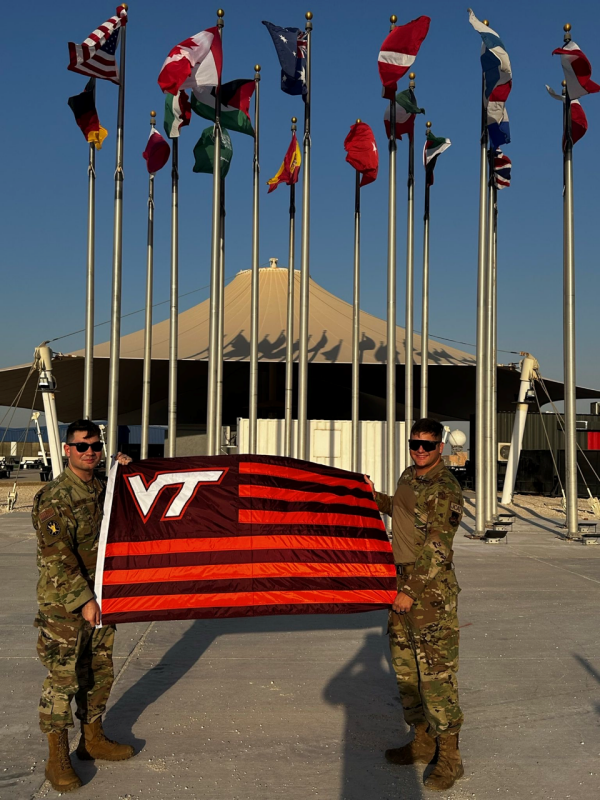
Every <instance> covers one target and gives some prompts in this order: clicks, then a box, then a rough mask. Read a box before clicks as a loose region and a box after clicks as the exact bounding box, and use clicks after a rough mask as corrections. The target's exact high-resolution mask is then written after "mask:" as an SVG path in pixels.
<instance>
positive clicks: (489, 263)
mask: <svg viewBox="0 0 600 800" xmlns="http://www.w3.org/2000/svg"><path fill="white" fill-rule="evenodd" d="M493 154H494V151H493V149H492V147H491V146H490V148H489V149H488V187H487V225H486V238H487V253H486V281H485V310H484V315H485V394H484V397H485V401H484V402H485V409H484V413H485V431H484V451H485V454H484V464H485V467H484V476H485V481H486V487H485V493H484V516H485V520H484V521H485V524H486V525H491V524H492V522H493V518H494V495H497V488H496V487H495V486H494V458H495V456H497V454H495V453H493V441H492V427H493V424H494V420H493V414H494V409H493V397H492V392H493V383H494V381H493V372H494V371H495V368H496V365H495V364H494V361H493V350H494V346H493V339H494V287H493V270H494V216H495V207H494V155H493Z"/></svg>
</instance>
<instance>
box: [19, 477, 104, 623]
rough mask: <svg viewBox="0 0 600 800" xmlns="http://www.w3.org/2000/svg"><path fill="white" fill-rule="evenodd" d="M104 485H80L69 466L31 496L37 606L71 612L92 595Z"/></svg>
mask: <svg viewBox="0 0 600 800" xmlns="http://www.w3.org/2000/svg"><path fill="white" fill-rule="evenodd" d="M103 500H104V484H103V483H102V481H100V480H99V479H98V478H96V477H94V478H93V479H92V480H91V481H90V482H89V483H84V482H83V481H82V480H81V479H80V478H78V477H77V475H75V473H73V472H72V471H71V470H70V469H69V468H68V467H67V468H66V469H65V471H64V472H62V473H61V474H60V475H59V476H58V478H57V479H56V480H54V481H52V482H51V483H49V484H48V485H47V486H45V487H44V488H43V489H42V490H41V491H39V492H38V493H37V494H36V496H35V498H34V500H33V511H32V514H31V518H32V520H33V525H34V528H35V529H36V531H37V540H38V547H37V565H38V570H39V573H40V577H39V580H38V585H37V597H38V605H39V606H40V609H42V610H43V608H44V606H48V605H59V606H63V607H64V608H66V610H67V611H68V612H70V613H72V612H74V611H76V610H77V609H79V608H80V607H81V606H82V605H84V604H85V603H87V602H88V600H91V599H92V598H93V597H94V592H93V585H94V570H95V568H96V555H97V551H98V537H99V535H100V522H101V520H102V506H103Z"/></svg>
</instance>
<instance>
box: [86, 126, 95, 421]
mask: <svg viewBox="0 0 600 800" xmlns="http://www.w3.org/2000/svg"><path fill="white" fill-rule="evenodd" d="M89 153H90V158H89V164H88V227H87V277H86V291H85V366H84V370H85V371H84V379H83V417H84V419H92V414H93V380H94V374H93V373H94V253H95V249H96V146H95V145H94V144H93V143H92V142H90V150H89Z"/></svg>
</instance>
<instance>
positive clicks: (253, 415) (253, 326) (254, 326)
mask: <svg viewBox="0 0 600 800" xmlns="http://www.w3.org/2000/svg"><path fill="white" fill-rule="evenodd" d="M259 89H260V64H256V66H255V67H254V161H253V167H252V171H253V182H252V291H251V296H250V403H249V413H248V427H249V443H248V452H249V453H256V443H257V434H258V310H259V297H258V290H259V261H258V256H259V222H258V219H259V200H260V198H259V191H258V188H259V187H258V180H259V173H260V165H259V130H260V129H259V112H260V97H259Z"/></svg>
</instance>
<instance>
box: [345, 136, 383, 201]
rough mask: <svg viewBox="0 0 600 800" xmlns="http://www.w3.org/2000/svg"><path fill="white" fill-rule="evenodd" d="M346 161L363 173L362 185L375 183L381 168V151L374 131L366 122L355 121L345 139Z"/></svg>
mask: <svg viewBox="0 0 600 800" xmlns="http://www.w3.org/2000/svg"><path fill="white" fill-rule="evenodd" d="M344 149H345V150H346V153H347V156H346V161H347V162H348V163H349V164H350V165H351V166H352V167H354V169H355V170H356V171H357V172H360V173H361V174H362V179H361V181H360V185H361V186H367V185H368V184H369V183H373V181H374V180H376V178H377V172H378V170H379V152H378V150H377V144H376V142H375V136H374V134H373V131H372V129H371V127H370V126H369V125H367V123H366V122H355V123H354V125H352V127H351V128H350V133H349V134H348V135H347V136H346V138H345V139H344Z"/></svg>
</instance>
